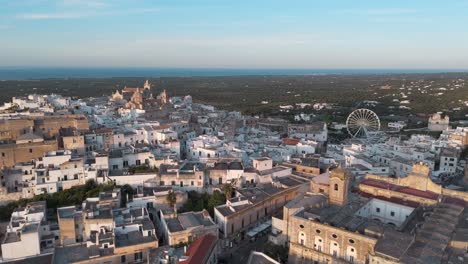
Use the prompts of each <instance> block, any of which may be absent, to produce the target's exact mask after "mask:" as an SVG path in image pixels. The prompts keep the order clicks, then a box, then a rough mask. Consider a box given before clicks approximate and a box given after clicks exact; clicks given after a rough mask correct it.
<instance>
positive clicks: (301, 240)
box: [298, 232, 307, 246]
mask: <svg viewBox="0 0 468 264" xmlns="http://www.w3.org/2000/svg"><path fill="white" fill-rule="evenodd" d="M306 241H307V237H306V234H305V233H304V232H299V237H298V243H299V244H300V245H301V246H305V244H306Z"/></svg>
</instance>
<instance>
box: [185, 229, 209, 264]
mask: <svg viewBox="0 0 468 264" xmlns="http://www.w3.org/2000/svg"><path fill="white" fill-rule="evenodd" d="M217 240H218V238H217V237H216V236H214V235H211V234H207V235H204V236H202V237H200V238H199V239H197V240H195V241H194V242H193V243H192V244H190V246H189V248H188V250H187V252H186V253H185V256H187V257H188V259H186V260H182V261H180V262H179V263H180V264H202V263H205V262H206V261H207V257H208V256H209V255H210V254H211V251H213V248H214V246H215V244H216V242H217Z"/></svg>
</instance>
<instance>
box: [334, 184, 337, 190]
mask: <svg viewBox="0 0 468 264" xmlns="http://www.w3.org/2000/svg"><path fill="white" fill-rule="evenodd" d="M334 188H335V191H338V184H336V183H335V186H334Z"/></svg>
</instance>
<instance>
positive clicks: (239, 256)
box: [224, 235, 268, 264]
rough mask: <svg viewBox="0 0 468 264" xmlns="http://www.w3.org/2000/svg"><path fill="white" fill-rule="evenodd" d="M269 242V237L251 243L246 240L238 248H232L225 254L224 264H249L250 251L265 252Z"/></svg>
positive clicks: (265, 236)
mask: <svg viewBox="0 0 468 264" xmlns="http://www.w3.org/2000/svg"><path fill="white" fill-rule="evenodd" d="M267 241H268V236H267V235H264V236H262V237H260V238H258V239H257V240H256V241H254V242H250V241H249V240H247V239H245V240H244V241H242V243H241V244H240V245H239V246H238V247H235V248H232V249H231V250H229V251H228V252H226V253H225V254H224V261H225V262H224V263H233V264H234V263H236V264H238V263H247V260H248V258H249V254H250V251H252V250H255V251H263V249H264V247H265V245H266V243H267ZM231 254H232V257H231Z"/></svg>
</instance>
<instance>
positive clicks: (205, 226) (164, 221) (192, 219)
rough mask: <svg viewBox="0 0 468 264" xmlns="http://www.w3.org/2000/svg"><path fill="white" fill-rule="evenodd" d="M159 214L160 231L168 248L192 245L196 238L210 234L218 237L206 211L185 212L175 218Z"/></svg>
mask: <svg viewBox="0 0 468 264" xmlns="http://www.w3.org/2000/svg"><path fill="white" fill-rule="evenodd" d="M160 212H161V229H162V232H163V233H164V240H165V241H166V243H167V244H168V245H169V246H177V245H179V244H183V243H192V242H193V241H195V240H197V239H198V238H200V237H202V236H204V235H208V234H211V235H213V236H215V237H218V227H217V226H216V224H215V223H214V222H213V220H212V219H211V216H210V214H209V213H208V211H206V210H203V211H201V212H186V213H182V214H176V215H175V216H174V215H172V214H170V215H165V214H164V212H163V211H160Z"/></svg>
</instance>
